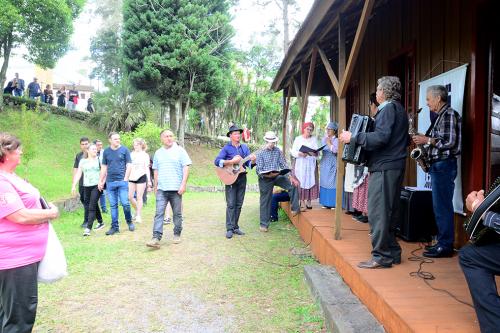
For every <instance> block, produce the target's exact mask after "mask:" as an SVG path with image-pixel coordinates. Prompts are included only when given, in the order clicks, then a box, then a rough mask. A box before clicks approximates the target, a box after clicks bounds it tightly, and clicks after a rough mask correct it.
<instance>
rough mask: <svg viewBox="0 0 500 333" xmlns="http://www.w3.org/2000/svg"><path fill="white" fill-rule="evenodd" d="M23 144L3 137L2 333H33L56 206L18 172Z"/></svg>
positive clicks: (0, 214) (0, 163)
mask: <svg viewBox="0 0 500 333" xmlns="http://www.w3.org/2000/svg"><path fill="white" fill-rule="evenodd" d="M22 153H23V152H22V149H21V142H20V141H19V140H18V139H17V138H16V137H14V136H13V135H10V134H7V133H0V332H20V333H24V332H31V331H32V330H33V324H34V323H35V317H36V308H37V304H38V284H37V276H38V264H39V262H40V261H41V260H42V258H43V256H44V255H45V248H46V247H47V237H48V232H49V225H48V223H47V222H48V221H49V220H52V219H55V218H57V216H58V215H59V211H58V209H57V207H55V206H54V205H53V204H49V207H48V209H42V205H41V202H40V192H39V191H38V190H37V189H36V188H35V187H33V186H32V185H31V184H30V183H28V182H26V181H25V180H23V179H22V178H21V177H18V176H17V175H16V174H15V171H16V167H17V166H18V165H19V163H20V162H21V155H22Z"/></svg>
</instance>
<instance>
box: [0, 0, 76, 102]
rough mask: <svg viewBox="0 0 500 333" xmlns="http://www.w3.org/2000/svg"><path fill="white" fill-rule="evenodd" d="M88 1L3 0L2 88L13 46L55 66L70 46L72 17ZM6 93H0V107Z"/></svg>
mask: <svg viewBox="0 0 500 333" xmlns="http://www.w3.org/2000/svg"><path fill="white" fill-rule="evenodd" d="M84 2H85V0H29V1H14V0H0V9H1V10H0V57H2V58H3V63H2V67H1V69H0V87H2V88H3V86H4V85H5V80H6V77H5V75H6V73H7V68H8V66H9V59H10V55H11V52H12V49H13V48H15V47H18V46H21V45H22V46H24V47H25V48H26V50H27V52H26V54H25V55H24V57H25V58H26V59H27V60H28V61H31V62H33V63H35V64H37V65H39V66H41V67H43V68H53V67H54V66H55V64H56V62H57V60H58V59H59V58H60V57H61V56H62V55H64V53H66V51H67V50H68V48H69V40H70V37H71V34H72V32H73V20H74V19H75V18H76V17H77V16H78V14H79V13H80V11H81V9H82V7H83V4H84ZM2 108H3V95H2V94H0V110H1V109H2Z"/></svg>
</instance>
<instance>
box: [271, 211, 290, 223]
mask: <svg viewBox="0 0 500 333" xmlns="http://www.w3.org/2000/svg"><path fill="white" fill-rule="evenodd" d="M292 214H293V213H292ZM270 221H271V222H278V219H275V218H274V217H271V220H270Z"/></svg>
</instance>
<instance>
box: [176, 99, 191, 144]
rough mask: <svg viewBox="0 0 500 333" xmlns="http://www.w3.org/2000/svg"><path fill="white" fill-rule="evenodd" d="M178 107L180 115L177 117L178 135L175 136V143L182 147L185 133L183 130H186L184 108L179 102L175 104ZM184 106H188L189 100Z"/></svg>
mask: <svg viewBox="0 0 500 333" xmlns="http://www.w3.org/2000/svg"><path fill="white" fill-rule="evenodd" d="M177 103H178V104H179V105H180V108H181V114H180V117H179V129H178V135H177V142H178V143H179V145H180V146H181V147H184V133H185V128H186V107H185V106H183V103H182V102H181V101H180V100H179V101H178V102H177ZM186 105H189V98H188V102H187V103H186Z"/></svg>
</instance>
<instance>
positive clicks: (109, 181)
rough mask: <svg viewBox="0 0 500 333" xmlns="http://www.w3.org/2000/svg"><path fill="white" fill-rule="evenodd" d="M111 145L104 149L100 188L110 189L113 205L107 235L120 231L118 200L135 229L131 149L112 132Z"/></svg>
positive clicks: (132, 227)
mask: <svg viewBox="0 0 500 333" xmlns="http://www.w3.org/2000/svg"><path fill="white" fill-rule="evenodd" d="M108 139H109V145H110V146H109V147H108V148H106V149H104V152H103V156H102V163H101V176H100V179H99V190H100V191H102V190H103V189H104V183H106V190H107V191H108V199H109V205H110V207H111V228H110V229H109V230H108V231H106V235H108V236H110V235H114V234H115V233H117V232H120V226H119V223H118V200H120V203H121V205H122V207H123V214H124V215H125V220H126V221H127V224H128V230H130V231H134V230H135V226H134V224H133V223H132V214H131V213H130V203H129V201H128V177H129V175H130V169H131V166H132V159H131V158H130V151H129V150H128V149H127V148H126V147H123V146H121V145H120V135H119V134H118V133H115V132H111V133H110V134H109V135H108Z"/></svg>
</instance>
